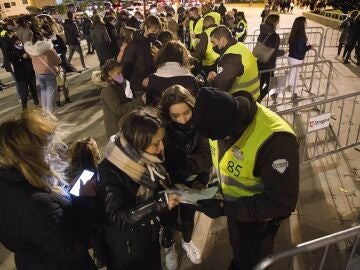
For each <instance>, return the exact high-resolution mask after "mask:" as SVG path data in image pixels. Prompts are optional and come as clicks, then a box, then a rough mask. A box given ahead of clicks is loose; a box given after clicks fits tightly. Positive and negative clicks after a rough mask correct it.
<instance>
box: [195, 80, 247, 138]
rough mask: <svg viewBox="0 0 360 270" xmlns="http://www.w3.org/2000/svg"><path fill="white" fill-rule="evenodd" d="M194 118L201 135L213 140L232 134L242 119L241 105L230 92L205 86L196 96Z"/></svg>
mask: <svg viewBox="0 0 360 270" xmlns="http://www.w3.org/2000/svg"><path fill="white" fill-rule="evenodd" d="M192 120H193V123H194V127H195V129H197V130H198V131H199V132H200V134H201V135H203V136H204V137H206V138H210V139H213V140H217V139H223V138H225V137H227V136H231V135H232V132H233V130H234V128H235V127H236V125H237V122H239V121H240V105H239V104H238V102H237V101H236V100H235V99H234V97H233V96H231V95H230V94H229V93H227V92H224V91H222V90H220V89H216V88H211V87H203V88H201V89H200V90H199V93H198V95H197V97H196V102H195V107H194V110H193V116H192Z"/></svg>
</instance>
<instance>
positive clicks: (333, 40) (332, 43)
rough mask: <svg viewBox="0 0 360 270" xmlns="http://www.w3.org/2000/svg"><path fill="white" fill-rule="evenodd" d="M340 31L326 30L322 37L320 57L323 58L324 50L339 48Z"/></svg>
mask: <svg viewBox="0 0 360 270" xmlns="http://www.w3.org/2000/svg"><path fill="white" fill-rule="evenodd" d="M340 35H341V31H339V29H333V28H327V29H326V31H325V35H324V43H323V46H322V52H321V57H324V53H325V48H337V47H338V46H339V39H340Z"/></svg>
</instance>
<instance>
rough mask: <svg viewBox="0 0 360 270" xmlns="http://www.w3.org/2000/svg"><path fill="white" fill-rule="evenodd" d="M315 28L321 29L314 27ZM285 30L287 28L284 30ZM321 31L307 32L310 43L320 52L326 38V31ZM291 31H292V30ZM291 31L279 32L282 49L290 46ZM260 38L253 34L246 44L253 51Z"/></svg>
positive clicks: (248, 36) (247, 38)
mask: <svg viewBox="0 0 360 270" xmlns="http://www.w3.org/2000/svg"><path fill="white" fill-rule="evenodd" d="M314 28H321V27H314ZM283 29H285V28H283ZM321 29H322V30H321V31H317V32H315V31H308V32H306V35H307V38H308V43H309V44H312V45H314V49H316V50H317V51H318V52H321V51H322V45H323V37H324V29H323V28H321ZM290 30H291V29H290ZM290 30H289V32H279V33H278V34H279V36H280V46H281V47H285V48H287V47H288V46H289V45H288V38H289V35H290ZM258 37H259V34H253V35H247V37H246V39H245V42H244V44H248V45H249V46H248V47H249V48H251V50H252V49H253V48H254V47H255V44H256V41H257V39H258Z"/></svg>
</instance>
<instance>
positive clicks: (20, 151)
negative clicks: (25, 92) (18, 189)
mask: <svg viewBox="0 0 360 270" xmlns="http://www.w3.org/2000/svg"><path fill="white" fill-rule="evenodd" d="M58 128H59V122H58V120H57V119H56V117H55V116H53V115H52V114H48V113H46V112H44V111H43V110H41V109H31V110H30V109H28V110H25V111H24V112H23V113H22V114H21V117H20V118H19V119H13V120H8V121H6V122H4V123H2V124H1V125H0V167H7V168H16V169H18V170H19V171H20V172H21V173H22V174H23V175H24V176H25V178H26V180H27V181H28V182H29V183H30V184H31V185H32V186H34V187H37V188H40V189H43V190H46V191H52V192H56V193H63V190H62V188H61V187H60V185H61V184H62V183H63V180H62V179H64V178H63V172H64V170H65V168H66V164H65V162H63V161H62V159H61V157H60V156H59V150H61V149H63V150H64V149H65V148H66V145H65V144H64V143H63V142H62V137H61V134H60V132H59V130H58Z"/></svg>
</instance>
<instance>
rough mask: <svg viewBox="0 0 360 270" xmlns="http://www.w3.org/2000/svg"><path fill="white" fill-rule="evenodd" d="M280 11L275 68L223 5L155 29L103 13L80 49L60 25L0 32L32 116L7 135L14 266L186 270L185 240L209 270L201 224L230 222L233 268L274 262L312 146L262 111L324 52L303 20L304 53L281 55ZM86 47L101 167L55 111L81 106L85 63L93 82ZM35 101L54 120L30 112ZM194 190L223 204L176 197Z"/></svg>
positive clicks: (2, 146)
mask: <svg viewBox="0 0 360 270" xmlns="http://www.w3.org/2000/svg"><path fill="white" fill-rule="evenodd" d="M270 9H271V7H270V6H268V7H267V8H266V12H267V14H263V15H262V17H263V23H262V24H261V26H260V35H259V37H258V42H259V43H261V44H262V45H263V46H265V47H266V48H268V49H267V50H269V51H270V52H271V53H270V56H269V57H268V59H267V60H266V61H265V60H264V61H263V60H261V61H260V59H263V58H262V57H261V56H260V55H259V56H254V53H255V52H254V53H253V52H251V51H250V50H249V49H248V48H247V47H246V46H245V45H244V44H243V43H242V41H244V39H245V37H246V34H247V22H246V19H245V15H244V13H243V12H241V11H237V10H236V9H233V10H231V11H227V10H226V8H225V6H224V5H220V6H219V7H217V8H214V7H213V6H212V5H209V4H206V5H204V6H203V7H202V9H201V10H200V9H198V8H197V7H191V8H190V9H188V10H185V8H183V7H180V8H179V9H178V10H177V15H178V21H177V22H176V21H175V19H174V18H175V17H174V16H175V11H174V10H169V12H168V13H167V14H166V15H161V14H160V15H147V16H146V17H145V18H144V17H143V15H142V14H141V13H140V12H135V14H134V15H133V16H129V14H127V13H126V12H125V11H121V12H119V13H115V12H112V11H108V12H106V14H105V16H104V17H102V16H101V15H99V14H98V13H97V12H94V15H93V16H92V17H86V18H85V19H84V22H83V26H82V29H78V27H77V25H76V24H75V22H74V16H73V14H72V12H68V14H67V17H68V19H67V20H66V21H65V23H64V26H63V30H64V32H65V40H64V38H63V37H62V36H61V35H60V32H61V30H62V29H60V26H59V25H57V23H56V22H55V21H54V20H51V19H48V20H45V21H44V19H43V21H42V22H41V24H40V25H38V24H36V22H32V23H31V22H28V21H20V22H18V25H19V27H18V29H15V27H14V26H15V23H14V24H13V25H12V24H9V23H8V24H7V25H4V24H0V27H1V32H0V36H1V37H0V38H1V39H2V42H3V43H2V44H3V45H2V50H3V52H4V60H5V59H6V60H5V61H4V65H5V64H6V63H7V62H6V61H9V63H10V64H9V66H7V67H8V68H11V70H10V69H9V70H7V71H9V72H12V73H13V76H14V78H15V81H16V87H17V91H18V94H19V97H20V99H21V102H22V107H23V109H24V110H23V113H22V114H21V116H20V117H19V118H18V119H13V120H8V121H5V122H3V123H2V124H1V125H0V190H1V193H2V194H1V196H0V214H1V217H2V218H1V219H0V241H1V242H2V243H3V244H4V245H5V247H7V248H8V249H9V250H11V251H13V252H14V253H15V263H16V267H17V269H19V270H23V269H44V270H45V269H54V270H56V269H59V270H60V269H69V270H71V269H74V270H75V269H76V270H82V269H84V270H85V269H86V270H89V269H97V268H101V267H104V266H106V267H107V269H109V270H122V269H144V268H146V269H153V270H159V269H162V265H161V256H160V249H161V248H163V249H164V250H165V256H164V259H165V265H166V267H167V269H168V270H175V269H177V268H178V256H177V251H176V248H175V239H176V237H175V236H174V232H175V231H181V233H182V239H181V245H182V247H183V249H184V250H185V252H186V254H187V256H188V257H189V259H190V261H191V262H192V263H194V264H200V263H201V262H202V258H201V252H200V251H199V249H198V247H197V246H196V244H195V243H194V242H193V241H192V233H193V229H194V214H195V211H200V212H203V213H204V214H206V215H208V216H209V217H211V218H217V217H220V216H226V217H227V220H228V229H229V238H230V244H231V248H232V251H233V259H232V260H231V262H229V264H230V266H229V269H232V270H239V269H242V270H243V269H252V268H253V267H254V266H255V265H256V263H257V262H258V261H259V260H260V259H262V258H264V257H265V256H267V255H269V254H271V253H272V251H273V244H274V238H275V236H276V234H277V232H278V229H279V226H280V224H281V222H282V220H284V219H286V218H287V217H289V215H290V214H291V212H292V211H293V210H294V208H295V206H296V202H297V196H298V189H299V160H298V159H299V157H298V141H297V138H296V135H295V132H294V131H293V129H292V128H291V127H290V125H289V124H288V123H287V122H286V121H284V120H283V119H282V118H281V117H280V116H278V115H277V114H276V113H274V112H272V111H270V110H269V109H267V108H265V107H264V106H262V105H261V104H260V102H261V100H262V99H263V98H265V97H266V96H267V95H268V92H269V81H270V78H271V77H272V76H273V73H272V72H268V73H266V72H265V73H261V75H260V76H259V71H262V70H268V69H272V68H275V66H276V58H277V57H280V56H285V55H287V54H289V55H288V59H289V65H294V64H299V63H302V61H303V59H304V56H305V54H306V52H307V51H308V50H309V49H311V48H312V45H311V44H308V40H307V36H306V31H305V28H306V18H305V17H298V18H296V20H295V22H294V24H293V27H292V30H291V32H290V36H289V39H288V44H289V50H287V49H284V48H281V46H280V37H279V35H278V34H277V33H276V29H277V27H278V25H279V22H280V15H279V14H277V13H273V12H270ZM351 18H353V16H351ZM345 24H346V23H345V22H344V26H343V27H347V24H346V25H345ZM82 35H83V36H84V37H85V39H86V42H87V46H88V47H87V49H88V51H87V54H93V53H94V52H95V53H96V54H97V57H98V60H99V64H100V67H101V69H100V71H95V72H94V73H93V76H92V80H93V82H94V83H95V84H96V85H98V86H99V87H100V88H101V94H100V97H101V101H102V106H103V113H104V124H105V133H106V135H107V138H108V143H107V145H106V147H105V150H104V153H103V154H102V158H101V154H100V151H99V149H98V146H97V144H96V141H95V140H94V139H93V138H91V137H88V138H83V139H80V140H78V141H76V142H73V143H71V144H69V145H68V144H66V143H65V140H66V134H67V131H66V127H65V126H64V125H63V124H62V123H61V121H59V120H58V119H56V117H55V116H54V115H53V114H52V112H53V111H54V106H55V103H57V105H58V106H60V105H61V102H60V94H59V92H60V91H63V94H64V97H65V101H66V102H71V99H70V97H69V91H68V89H67V87H66V84H65V81H66V73H68V72H77V69H76V68H75V67H74V66H73V65H72V64H71V60H72V56H73V53H74V52H75V51H76V52H77V53H78V54H79V55H80V61H81V65H82V66H83V69H84V70H86V69H88V66H87V65H86V64H85V60H84V56H83V51H82V47H81V46H80V37H81V36H82ZM4 44H6V46H5V45H4ZM67 49H68V50H69V52H68V54H69V55H68V57H66V53H67ZM349 51H350V48H348V49H347V52H346V53H347V54H346V56H345V57H347V55H348V54H350V53H351V51H350V52H349ZM24 73H25V74H26V76H23V75H24ZM298 73H299V70H298V68H291V69H290V74H289V76H288V90H289V91H290V93H291V94H292V97H293V98H294V99H297V98H299V93H297V92H296V81H297V76H298ZM36 80H38V81H39V84H40V89H41V92H40V94H41V95H40V100H39V98H38V96H37V93H36V82H35V81H36ZM29 91H30V93H31V96H32V98H33V101H34V103H35V105H40V104H39V103H41V107H42V109H40V108H39V107H36V108H35V109H27V102H28V92H29ZM272 98H273V99H274V100H276V94H275V95H272ZM84 170H88V171H92V172H93V173H94V176H93V177H92V179H91V180H90V181H88V182H86V183H83V182H82V180H80V189H79V194H78V195H79V196H75V195H73V194H71V192H70V190H71V189H72V187H73V186H74V185H75V183H77V180H78V178H79V176H81V174H82V172H83V171H84ZM179 185H182V186H185V188H187V189H188V190H190V191H191V190H201V189H205V188H208V187H209V186H215V187H218V189H219V192H218V194H217V196H216V197H214V198H211V199H206V200H199V201H197V204H196V205H191V204H186V203H184V202H183V201H182V200H181V196H179V195H178V194H177V193H176V192H175V191H174V190H177V189H178V188H179ZM90 247H92V248H93V250H94V253H93V257H91V256H90V255H89V251H88V250H89V248H90ZM93 259H95V262H94V260H93Z"/></svg>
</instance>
